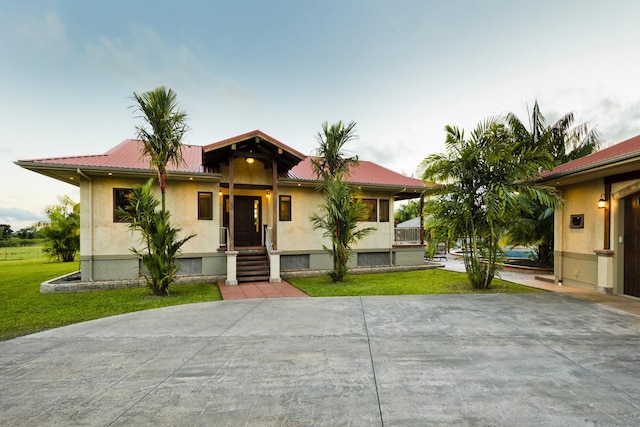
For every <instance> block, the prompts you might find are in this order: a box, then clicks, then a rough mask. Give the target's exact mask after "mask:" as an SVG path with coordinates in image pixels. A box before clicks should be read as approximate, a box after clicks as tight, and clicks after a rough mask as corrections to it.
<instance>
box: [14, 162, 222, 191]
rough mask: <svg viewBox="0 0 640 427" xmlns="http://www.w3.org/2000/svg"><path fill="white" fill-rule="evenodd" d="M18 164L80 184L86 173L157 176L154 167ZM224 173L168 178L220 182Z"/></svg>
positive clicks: (171, 174)
mask: <svg viewBox="0 0 640 427" xmlns="http://www.w3.org/2000/svg"><path fill="white" fill-rule="evenodd" d="M15 164H16V165H18V166H20V167H23V168H25V169H27V170H30V171H33V172H36V173H39V174H41V175H44V176H47V177H49V178H53V179H57V180H58V181H62V182H65V183H67V184H71V185H75V186H79V185H80V177H81V176H83V175H85V176H89V177H92V178H93V177H96V178H98V177H121V178H137V179H148V178H152V177H156V176H157V172H156V171H155V170H153V169H129V168H115V167H102V166H101V167H96V166H78V165H64V164H51V163H42V162H30V161H17V162H15ZM221 178H222V175H221V174H219V173H202V172H198V173H194V172H186V171H168V172H167V179H170V180H177V181H210V182H220V180H221Z"/></svg>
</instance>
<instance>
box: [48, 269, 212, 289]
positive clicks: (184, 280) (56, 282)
mask: <svg viewBox="0 0 640 427" xmlns="http://www.w3.org/2000/svg"><path fill="white" fill-rule="evenodd" d="M79 273H80V272H79V271H75V272H73V273H70V274H66V275H64V276H60V277H56V278H55V279H52V280H48V281H46V282H42V283H41V284H40V293H42V294H64V293H67V294H69V293H76V292H90V291H105V290H109V289H129V288H144V287H146V286H147V281H146V280H145V279H144V278H140V279H135V280H105V281H94V282H83V281H81V280H74V279H70V277H73V276H76V275H78V274H79ZM221 279H224V276H218V275H216V276H201V275H199V276H178V277H177V278H176V281H175V282H174V283H175V284H177V285H187V284H193V283H218V281H219V280H221Z"/></svg>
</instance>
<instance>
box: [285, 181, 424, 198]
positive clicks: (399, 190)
mask: <svg viewBox="0 0 640 427" xmlns="http://www.w3.org/2000/svg"><path fill="white" fill-rule="evenodd" d="M319 184H320V181H310V180H301V179H290V178H282V177H281V178H280V179H278V186H279V187H280V186H281V187H304V188H318V185H319ZM350 184H351V185H353V186H355V187H358V188H360V189H366V190H367V191H379V192H383V193H389V194H392V195H393V199H394V200H410V199H416V198H418V197H420V196H421V195H422V194H423V193H424V191H425V190H426V189H427V188H426V187H419V186H415V187H413V186H412V187H399V186H395V185H381V184H367V183H358V182H351V183H350Z"/></svg>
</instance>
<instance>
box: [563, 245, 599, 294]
mask: <svg viewBox="0 0 640 427" xmlns="http://www.w3.org/2000/svg"><path fill="white" fill-rule="evenodd" d="M560 256H562V263H561V264H560V265H561V266H562V267H561V271H560V270H557V268H558V267H557V265H556V276H558V274H560V276H559V277H562V283H563V285H566V286H578V287H583V288H589V289H596V288H597V286H598V257H597V256H596V255H595V254H584V253H574V252H562V253H559V252H556V253H555V258H556V259H558V258H559V257H560Z"/></svg>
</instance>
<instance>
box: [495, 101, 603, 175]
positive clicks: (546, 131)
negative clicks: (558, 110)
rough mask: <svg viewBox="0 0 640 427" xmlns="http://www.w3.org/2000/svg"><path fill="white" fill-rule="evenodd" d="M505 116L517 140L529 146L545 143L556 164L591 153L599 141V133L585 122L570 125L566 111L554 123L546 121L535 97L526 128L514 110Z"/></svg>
mask: <svg viewBox="0 0 640 427" xmlns="http://www.w3.org/2000/svg"><path fill="white" fill-rule="evenodd" d="M506 120H507V123H508V124H509V126H510V127H511V129H512V131H513V132H514V134H515V136H516V140H517V141H519V142H520V143H522V144H528V145H530V146H544V147H545V148H546V149H547V150H548V151H549V153H550V154H551V156H552V157H553V160H554V164H555V165H560V164H563V163H566V162H569V161H571V160H575V159H578V158H580V157H583V156H586V155H588V154H591V153H593V152H594V151H596V150H597V149H599V148H600V146H601V145H602V139H601V137H600V134H599V132H598V131H597V130H596V129H595V128H592V129H589V125H588V124H587V123H582V124H579V125H576V126H574V125H573V124H574V121H575V117H574V115H573V113H567V114H565V115H564V116H562V117H560V118H559V119H558V120H557V121H556V122H555V123H552V124H547V121H546V119H545V118H544V116H543V115H542V112H541V111H540V106H539V105H538V101H537V100H536V101H535V103H534V104H533V110H532V112H531V117H530V118H529V129H527V127H526V126H525V125H524V124H523V123H522V121H520V119H518V117H517V116H516V115H515V114H513V113H509V114H507V116H506Z"/></svg>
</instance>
